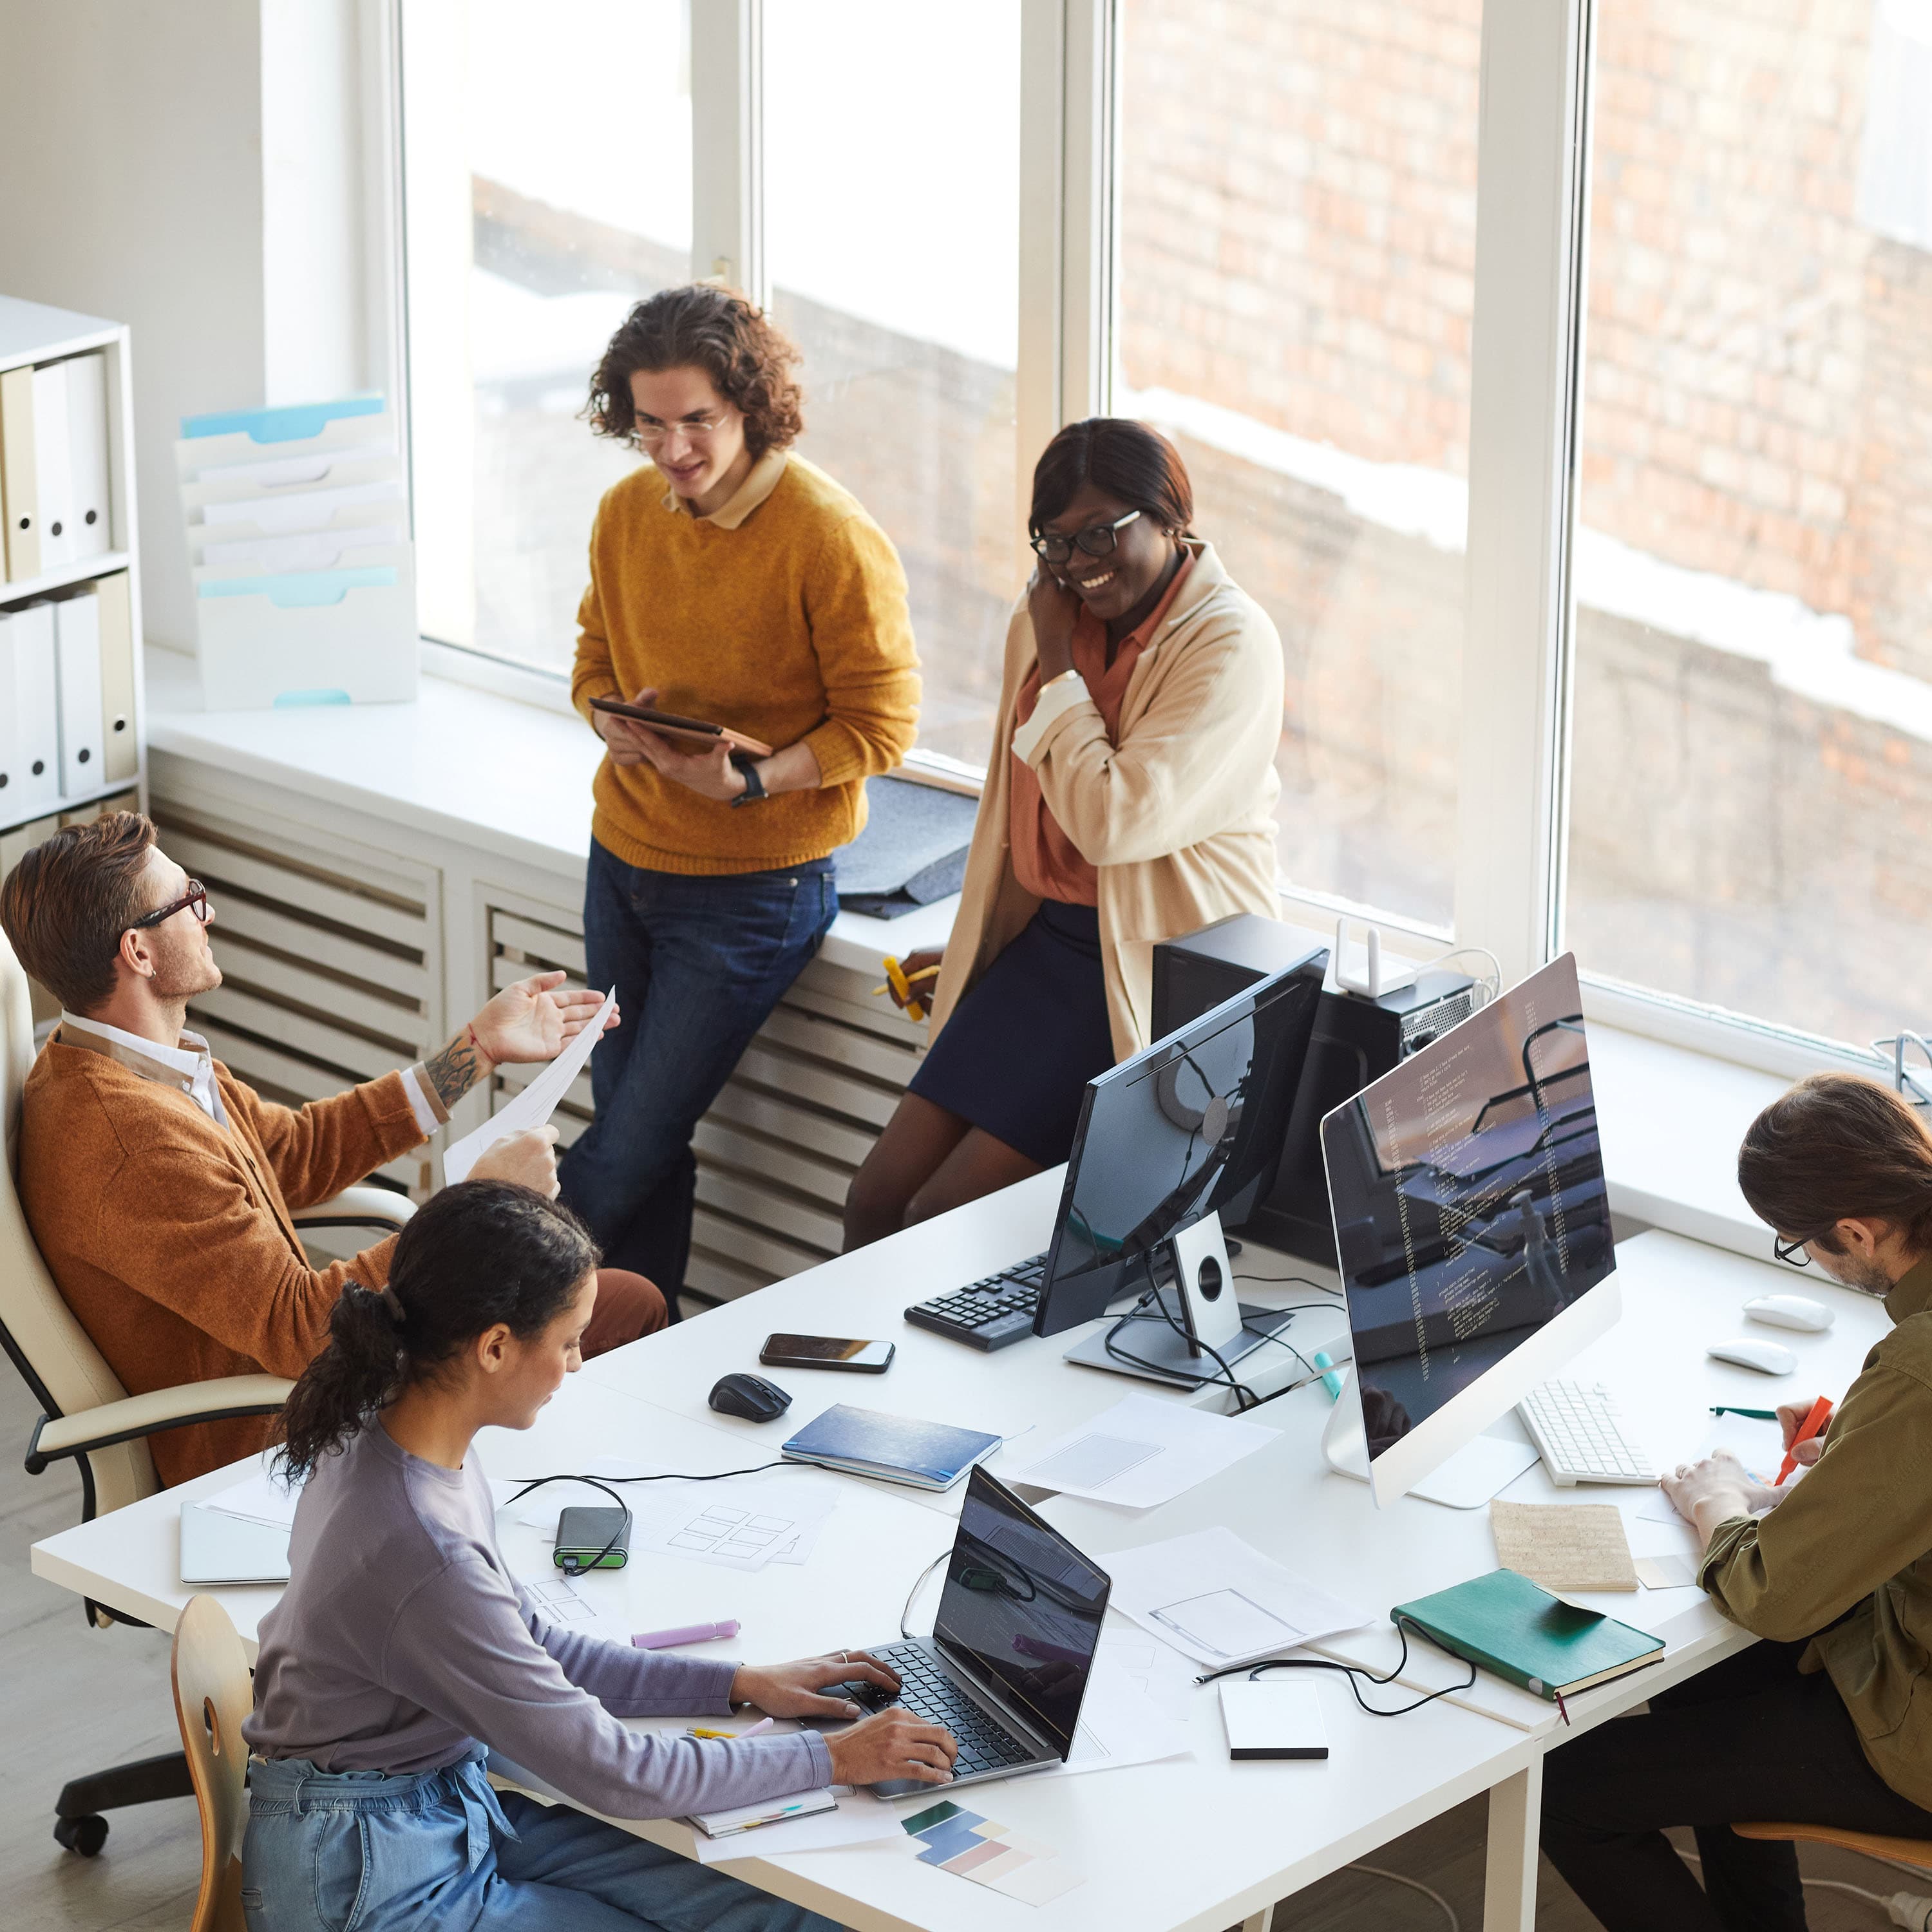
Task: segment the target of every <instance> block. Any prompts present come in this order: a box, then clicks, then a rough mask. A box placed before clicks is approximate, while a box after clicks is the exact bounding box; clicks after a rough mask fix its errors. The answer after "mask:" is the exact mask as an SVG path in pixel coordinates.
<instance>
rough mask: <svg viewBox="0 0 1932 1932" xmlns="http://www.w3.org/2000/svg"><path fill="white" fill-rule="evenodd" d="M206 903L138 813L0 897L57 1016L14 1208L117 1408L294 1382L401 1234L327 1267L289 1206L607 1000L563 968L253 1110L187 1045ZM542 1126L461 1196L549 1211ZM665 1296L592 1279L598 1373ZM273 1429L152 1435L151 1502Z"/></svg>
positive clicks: (15, 880) (117, 817)
mask: <svg viewBox="0 0 1932 1932" xmlns="http://www.w3.org/2000/svg"><path fill="white" fill-rule="evenodd" d="M213 917H214V913H213V910H212V909H211V907H210V906H209V904H208V895H207V893H206V892H205V890H204V889H202V886H200V885H199V883H197V882H196V881H195V880H191V879H190V878H189V877H187V874H186V873H185V872H184V871H182V870H181V867H180V866H178V865H175V863H174V862H172V860H171V859H169V858H167V857H166V856H165V855H164V854H163V853H162V851H161V850H160V847H158V846H157V845H156V844H155V843H154V826H152V824H151V823H149V821H148V820H147V819H145V818H144V817H141V816H140V815H139V814H137V813H134V812H128V811H124V812H118V813H115V814H112V815H110V817H105V818H102V819H98V820H95V822H94V823H92V824H89V825H77V826H68V828H66V829H65V830H63V831H61V832H56V833H55V835H54V836H53V837H52V838H49V839H47V840H46V841H44V842H43V844H39V845H37V846H35V847H33V848H32V850H30V851H29V852H28V853H27V854H26V856H25V857H24V858H23V859H21V860H20V862H19V864H18V865H17V866H16V867H15V868H14V869H13V871H12V872H11V873H10V874H9V875H8V877H7V880H6V883H5V886H4V888H0V926H4V928H5V931H6V934H7V938H8V939H9V940H10V941H12V943H13V950H14V951H15V952H16V953H17V954H18V955H19V956H20V962H21V964H22V965H24V966H25V967H26V970H27V971H28V973H30V974H31V975H32V976H33V977H34V978H35V979H37V980H39V981H40V983H41V984H42V985H43V986H46V988H47V989H48V990H49V992H52V994H53V995H54V996H55V998H57V999H58V1001H60V1003H61V1007H62V1013H61V1022H60V1028H59V1030H58V1031H57V1032H56V1033H55V1034H54V1035H53V1037H52V1038H51V1039H50V1040H49V1041H48V1043H47V1044H46V1047H45V1048H44V1049H43V1050H42V1052H41V1053H40V1057H39V1058H38V1059H37V1061H35V1062H34V1067H33V1069H32V1071H31V1073H29V1074H28V1076H27V1085H26V1095H25V1099H24V1104H23V1118H22V1121H21V1133H20V1201H21V1205H22V1206H23V1208H24V1209H25V1210H26V1216H27V1220H28V1223H29V1225H30V1226H31V1227H32V1229H33V1231H34V1240H35V1241H36V1242H37V1244H39V1247H40V1253H41V1254H42V1255H43V1256H44V1257H45V1259H46V1264H47V1267H48V1268H49V1271H50V1272H51V1273H52V1275H53V1277H54V1280H55V1282H56V1283H58V1286H59V1288H60V1291H61V1293H62V1296H63V1297H64V1298H65V1300H66V1301H67V1304H68V1307H70V1308H71V1309H72V1310H73V1311H74V1314H75V1315H76V1316H77V1317H78V1319H79V1320H80V1324H81V1325H82V1327H83V1328H85V1329H86V1331H87V1332H88V1334H89V1336H91V1337H92V1338H93V1341H94V1343H95V1346H96V1347H97V1348H98V1349H100V1351H101V1354H102V1355H104V1356H105V1357H106V1358H107V1363H108V1366H109V1367H111V1368H112V1369H113V1371H114V1373H115V1375H117V1376H118V1377H119V1378H120V1379H121V1382H122V1383H123V1385H124V1386H125V1387H126V1388H127V1391H128V1392H129V1394H135V1395H138V1394H144V1393H145V1392H146V1391H148V1390H151V1389H158V1388H171V1387H172V1386H174V1385H176V1384H178V1383H181V1382H194V1381H202V1380H207V1379H212V1378H214V1377H217V1376H238V1375H249V1374H261V1373H267V1374H269V1375H276V1376H290V1377H293V1376H299V1375H300V1374H301V1373H302V1370H304V1369H305V1368H306V1367H308V1364H309V1362H310V1361H311V1359H312V1358H314V1356H315V1355H316V1354H317V1352H319V1351H320V1349H321V1348H322V1346H323V1343H325V1342H326V1340H328V1338H329V1317H330V1315H331V1313H332V1311H333V1310H334V1308H335V1304H336V1301H337V1300H338V1298H339V1297H340V1295H341V1292H342V1291H343V1289H344V1287H345V1286H347V1285H348V1284H349V1283H351V1282H356V1283H361V1284H362V1285H363V1286H367V1287H370V1288H380V1287H382V1286H383V1284H384V1283H385V1282H386V1280H387V1279H388V1276H389V1252H390V1250H391V1248H392V1247H393V1246H394V1245H395V1237H394V1236H393V1235H392V1236H391V1237H390V1238H389V1239H388V1240H386V1241H382V1242H380V1243H379V1244H377V1246H376V1247H372V1248H368V1249H365V1250H363V1252H362V1253H360V1254H359V1255H357V1256H355V1257H354V1258H353V1259H351V1260H350V1261H347V1262H334V1263H332V1264H331V1265H329V1267H327V1268H315V1267H314V1266H312V1265H311V1263H310V1261H309V1259H308V1254H307V1252H306V1251H305V1249H304V1248H303V1247H302V1238H301V1236H300V1235H299V1233H298V1232H297V1230H296V1225H295V1223H294V1222H293V1220H292V1219H291V1218H290V1215H291V1211H293V1210H296V1209H299V1208H305V1207H308V1206H310V1205H313V1204H314V1203H315V1202H319V1201H326V1200H327V1199H329V1196H332V1195H333V1194H335V1193H338V1192H340V1191H341V1190H342V1189H343V1188H344V1187H348V1186H350V1185H351V1184H353V1183H354V1182H356V1181H360V1180H361V1179H362V1178H363V1177H364V1176H365V1175H368V1174H369V1173H370V1172H372V1171H373V1170H374V1169H377V1168H378V1167H380V1166H383V1164H384V1163H386V1162H388V1161H391V1160H395V1158H396V1157H398V1155H400V1154H405V1153H407V1151H409V1150H410V1148H414V1147H417V1146H420V1145H422V1142H425V1141H426V1140H427V1139H428V1138H429V1137H430V1136H431V1134H433V1133H434V1132H435V1131H436V1130H437V1128H438V1127H440V1126H441V1125H442V1124H443V1122H444V1121H447V1120H448V1119H449V1109H451V1108H452V1106H455V1103H456V1102H457V1101H458V1100H460V1099H461V1098H462V1097H463V1095H464V1094H466V1093H467V1092H468V1091H469V1089H470V1088H472V1086H474V1085H475V1084H476V1082H478V1081H479V1080H481V1079H484V1078H486V1077H487V1075H488V1073H489V1072H490V1069H491V1067H493V1065H496V1064H499V1063H501V1062H505V1061H511V1062H514V1061H547V1060H551V1059H553V1058H555V1057H556V1054H557V1053H558V1052H559V1050H560V1049H561V1048H562V1045H563V1043H564V1042H565V1040H568V1038H569V1037H571V1035H572V1034H576V1033H578V1032H580V1031H582V1030H583V1028H584V1026H585V1025H587V1024H588V1023H589V1020H590V1019H591V1018H592V1016H593V1015H594V1013H595V1010H596V1009H597V1007H598V1005H599V1004H601V1001H600V999H599V996H598V995H596V994H595V993H579V992H571V991H570V990H568V989H566V988H565V987H564V986H562V979H563V975H562V974H560V973H546V974H538V975H537V976H536V977H534V978H532V979H529V980H521V981H519V982H518V983H517V984H516V985H515V986H508V987H505V989H503V991H502V992H500V993H499V994H498V995H496V998H494V999H493V1000H492V1001H490V1004H488V1005H487V1007H484V1009H483V1010H482V1011H481V1013H478V1015H477V1016H476V1017H475V1019H474V1020H472V1022H470V1023H469V1025H467V1026H466V1027H465V1028H463V1031H461V1032H460V1033H459V1034H457V1035H456V1036H455V1037H454V1038H453V1039H452V1040H450V1042H449V1044H448V1045H447V1046H445V1047H444V1048H443V1050H442V1052H440V1053H438V1054H436V1055H434V1056H433V1057H432V1058H430V1059H428V1060H426V1061H422V1062H421V1063H419V1064H418V1065H416V1066H414V1067H410V1069H408V1070H407V1072H404V1073H386V1074H384V1075H383V1077H382V1078H381V1079H380V1080H370V1081H365V1082H363V1084H362V1085H361V1086H359V1087H353V1088H350V1090H349V1091H347V1093H344V1094H333V1095H332V1096H330V1097H329V1098H328V1099H326V1100H312V1101H311V1102H310V1103H308V1105H307V1106H304V1107H302V1108H300V1109H296V1110H293V1111H292V1110H291V1109H288V1108H287V1107H281V1106H275V1105H274V1104H273V1103H271V1102H269V1101H266V1100H262V1099H261V1098H260V1097H259V1096H257V1094H255V1093H254V1091H252V1090H251V1089H250V1088H248V1087H245V1086H244V1085H242V1082H240V1081H239V1080H237V1079H236V1078H235V1077H234V1076H233V1074H231V1073H229V1071H228V1070H227V1068H226V1067H223V1066H222V1065H220V1064H219V1062H217V1061H214V1059H212V1058H211V1056H210V1055H209V1053H208V1047H207V1043H205V1041H204V1040H202V1039H201V1038H200V1037H199V1036H198V1035H196V1034H191V1033H188V1032H187V1031H184V1022H185V1021H186V1019H187V1003H188V1001H190V1000H191V999H193V998H195V997H196V995H198V994H202V993H205V992H210V991H211V990H212V989H214V988H215V987H217V986H220V983H221V971H220V968H219V967H217V965H215V963H214V951H213V949H212V948H211V947H210V945H209V944H208V922H210V921H211V919H213ZM555 1140H556V1130H555V1129H553V1128H550V1127H545V1128H542V1129H541V1130H536V1131H535V1132H532V1133H524V1134H520V1135H517V1136H513V1137H511V1138H510V1139H506V1140H505V1141H502V1142H499V1144H498V1145H496V1146H495V1147H493V1148H490V1150H489V1151H488V1152H487V1153H486V1154H484V1156H483V1157H482V1158H481V1160H478V1163H476V1166H475V1169H473V1170H472V1172H473V1175H474V1176H475V1178H478V1179H481V1178H494V1179H496V1180H499V1181H516V1182H518V1183H520V1184H522V1185H523V1186H526V1187H532V1188H535V1190H537V1191H538V1193H542V1194H544V1195H553V1194H555V1193H556V1159H555V1156H554V1154H553V1152H552V1144H553V1142H554V1141H555ZM664 1319H665V1310H664V1300H663V1298H662V1297H661V1295H659V1294H658V1291H657V1290H656V1289H655V1288H654V1287H653V1286H652V1285H651V1283H649V1282H648V1281H646V1280H644V1278H643V1277H642V1276H641V1275H635V1274H626V1273H624V1272H623V1271H620V1270H606V1271H604V1272H603V1273H601V1274H600V1275H599V1276H598V1295H597V1312H596V1315H595V1319H593V1320H592V1323H591V1325H590V1328H589V1330H588V1331H586V1334H585V1337H584V1353H585V1354H586V1355H595V1354H597V1353H598V1352H601V1350H603V1349H611V1348H615V1347H616V1346H618V1345H619V1343H624V1342H628V1341H631V1340H635V1339H636V1337H638V1336H639V1335H640V1334H647V1333H649V1332H650V1331H652V1330H653V1329H656V1328H661V1327H662V1326H663V1325H664ZM272 1430H273V1418H264V1417H252V1418H250V1417H244V1418H236V1419H235V1420H233V1421H226V1422H217V1423H207V1424H200V1425H199V1426H197V1427H192V1428H187V1429H180V1430H172V1431H169V1433H166V1434H163V1435H160V1436H155V1437H154V1438H152V1439H151V1442H150V1444H149V1447H150V1448H151V1451H152V1452H153V1454H154V1466H155V1468H156V1469H157V1471H158V1472H159V1473H160V1477H161V1480H162V1481H163V1482H164V1483H169V1484H173V1483H180V1482H184V1481H187V1479H188V1478H190V1477H191V1476H197V1475H201V1474H202V1472H204V1471H205V1470H208V1469H216V1468H218V1467H219V1466H220V1465H221V1464H223V1463H229V1462H233V1460H236V1458H237V1457H242V1456H245V1455H249V1454H253V1453H254V1451H257V1450H259V1449H260V1448H262V1447H263V1445H265V1444H266V1442H269V1440H270V1439H271V1438H272Z"/></svg>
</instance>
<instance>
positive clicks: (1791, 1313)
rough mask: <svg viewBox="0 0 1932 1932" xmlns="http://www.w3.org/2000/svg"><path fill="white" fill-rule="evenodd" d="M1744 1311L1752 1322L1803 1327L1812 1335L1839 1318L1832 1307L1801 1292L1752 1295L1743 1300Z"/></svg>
mask: <svg viewBox="0 0 1932 1932" xmlns="http://www.w3.org/2000/svg"><path fill="white" fill-rule="evenodd" d="M1745 1313H1746V1314H1747V1315H1748V1316H1750V1317H1751V1319H1752V1320H1753V1321H1754V1322H1769V1323H1770V1324H1771V1325H1772V1327H1773V1328H1802V1329H1804V1330H1805V1331H1806V1332H1807V1333H1808V1334H1813V1335H1815V1334H1817V1333H1818V1331H1820V1329H1821V1328H1830V1327H1831V1325H1832V1323H1833V1322H1835V1321H1836V1320H1837V1319H1838V1313H1837V1311H1836V1310H1833V1309H1829V1308H1827V1307H1826V1306H1825V1304H1823V1302H1822V1301H1811V1299H1810V1298H1808V1297H1807V1296H1805V1295H1754V1296H1752V1298H1751V1300H1750V1301H1748V1302H1746V1303H1745Z"/></svg>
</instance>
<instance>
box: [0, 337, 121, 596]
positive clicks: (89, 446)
mask: <svg viewBox="0 0 1932 1932" xmlns="http://www.w3.org/2000/svg"><path fill="white" fill-rule="evenodd" d="M108 476H109V464H108V456H107V355H106V353H105V352H104V351H103V350H98V349H96V350H90V351H89V352H88V353H86V355H84V356H65V357H64V358H62V360H61V361H59V362H43V363H42V364H40V366H39V367H38V368H33V367H31V366H28V367H26V368H18V369H8V370H7V371H4V372H0V513H4V515H5V523H6V529H7V536H6V543H5V562H6V580H7V582H8V583H25V582H26V580H28V578H30V577H45V576H47V575H49V574H51V573H52V572H53V571H59V570H64V569H65V568H67V567H68V565H71V564H77V563H82V562H86V559H88V558H89V557H90V556H101V555H103V554H104V553H106V552H107V551H108V550H112V549H113V547H114V536H113V516H112V514H110V498H109V491H110V484H109V481H108Z"/></svg>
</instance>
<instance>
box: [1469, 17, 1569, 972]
mask: <svg viewBox="0 0 1932 1932" xmlns="http://www.w3.org/2000/svg"><path fill="white" fill-rule="evenodd" d="M1589 30H1590V13H1589V0H1561V4H1556V5H1553V4H1550V0H1485V5H1484V13H1483V52H1482V109H1481V136H1480V144H1479V148H1478V160H1477V217H1476V278H1475V321H1474V327H1473V337H1472V376H1471V394H1470V408H1469V549H1468V577H1467V597H1468V604H1467V613H1468V615H1467V622H1466V631H1465V637H1464V641H1463V705H1462V745H1461V752H1462V763H1461V790H1460V804H1459V808H1458V823H1457V861H1456V932H1457V938H1459V939H1460V940H1461V941H1463V942H1464V943H1465V944H1475V945H1480V946H1484V947H1488V948H1489V949H1490V950H1491V951H1492V952H1493V953H1495V954H1496V956H1497V957H1498V958H1499V960H1500V961H1501V962H1502V969H1503V977H1504V982H1505V984H1508V983H1510V982H1511V981H1513V980H1516V979H1518V978H1520V977H1521V976H1522V975H1523V974H1525V973H1527V972H1529V971H1532V970H1533V969H1534V968H1536V967H1537V966H1539V965H1541V964H1542V963H1543V962H1544V960H1545V959H1547V958H1548V957H1549V956H1550V953H1551V951H1552V950H1553V947H1554V945H1555V942H1556V931H1557V910H1558V900H1559V889H1560V885H1561V871H1562V854H1563V847H1564V838H1563V825H1562V820H1563V808H1564V797H1565V770H1564V767H1565V760H1566V754H1567V747H1568V672H1567V661H1568V651H1567V639H1568V632H1569V628H1570V610H1571V591H1570V574H1569V569H1568V553H1569V544H1570V536H1571V529H1572V526H1573V523H1574V500H1573V499H1574V455H1573V452H1574V426H1575V419H1576V411H1577V386H1578V383H1579V380H1580V375H1579V372H1580V368H1581V366H1582V363H1581V355H1582V341H1583V313H1582V307H1581V303H1580V290H1582V288H1583V280H1582V269H1583V245H1584V238H1585V236H1586V233H1587V224H1586V220H1585V214H1586V205H1587V204H1586V156H1587V154H1588V151H1589V148H1588V139H1587V136H1588V131H1589V130H1588V91H1587V88H1586V85H1585V81H1586V71H1587V61H1586V56H1587V53H1588V50H1589Z"/></svg>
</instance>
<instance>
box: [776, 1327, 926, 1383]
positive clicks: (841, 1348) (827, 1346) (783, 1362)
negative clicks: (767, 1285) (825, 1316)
mask: <svg viewBox="0 0 1932 1932" xmlns="http://www.w3.org/2000/svg"><path fill="white" fill-rule="evenodd" d="M897 1352H898V1344H897V1343H893V1342H861V1341H858V1340H855V1339H853V1337H850V1336H846V1335H767V1336H766V1337H765V1346H763V1348H762V1349H760V1350H759V1351H758V1360H759V1361H761V1362H762V1363H763V1364H765V1366H766V1367H767V1368H772V1369H845V1370H849V1371H850V1373H852V1374H853V1375H855V1376H882V1375H883V1374H884V1373H885V1372H886V1370H888V1369H889V1368H890V1367H892V1357H893V1356H894V1355H895V1354H896V1353H897Z"/></svg>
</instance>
